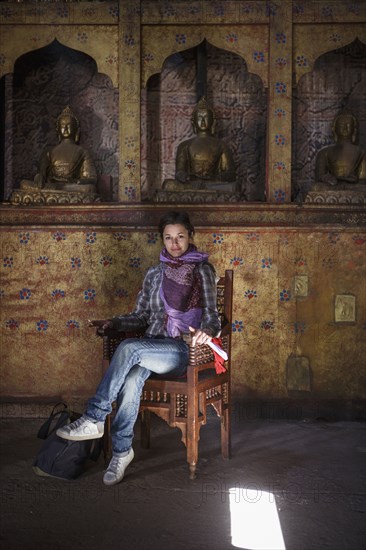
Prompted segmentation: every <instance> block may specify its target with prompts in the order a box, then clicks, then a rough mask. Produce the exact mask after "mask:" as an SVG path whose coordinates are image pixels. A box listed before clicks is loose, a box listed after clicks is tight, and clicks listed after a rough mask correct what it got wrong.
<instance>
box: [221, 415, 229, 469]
mask: <svg viewBox="0 0 366 550" xmlns="http://www.w3.org/2000/svg"><path fill="white" fill-rule="evenodd" d="M221 453H222V456H223V458H231V426H230V410H229V408H225V410H224V411H223V413H222V416H221Z"/></svg>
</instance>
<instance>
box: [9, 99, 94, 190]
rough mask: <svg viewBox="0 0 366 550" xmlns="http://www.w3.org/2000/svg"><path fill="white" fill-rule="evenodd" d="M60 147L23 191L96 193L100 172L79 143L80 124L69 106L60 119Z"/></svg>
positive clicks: (45, 158)
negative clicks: (98, 173)
mask: <svg viewBox="0 0 366 550" xmlns="http://www.w3.org/2000/svg"><path fill="white" fill-rule="evenodd" d="M56 130H57V134H58V137H59V144H58V145H56V146H55V147H54V148H53V149H51V150H49V151H46V152H45V153H44V154H43V156H42V158H41V161H40V167H39V173H38V174H36V176H35V178H34V182H31V181H28V180H23V181H22V182H21V184H20V187H21V189H27V190H31V189H38V190H39V189H41V190H43V189H44V190H47V189H50V190H61V191H66V192H77V193H95V191H96V181H97V172H96V169H95V166H94V162H93V160H92V158H91V155H90V153H89V152H88V151H87V150H86V149H84V147H82V146H81V145H79V144H78V142H79V137H80V124H79V120H78V119H77V117H76V116H75V115H74V113H73V112H72V110H71V109H70V107H69V106H67V107H66V108H65V109H64V110H63V111H62V113H61V114H60V115H59V116H58V117H57V121H56Z"/></svg>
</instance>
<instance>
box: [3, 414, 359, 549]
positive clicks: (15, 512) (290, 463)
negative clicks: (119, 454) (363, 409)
mask: <svg viewBox="0 0 366 550" xmlns="http://www.w3.org/2000/svg"><path fill="white" fill-rule="evenodd" d="M41 422H42V420H41V419H34V418H33V419H30V418H28V419H3V420H1V424H0V428H1V474H0V479H1V537H0V542H1V543H2V548H4V549H5V548H6V549H7V550H13V549H22V550H61V549H62V550H74V549H80V550H82V549H85V550H86V549H87V550H100V549H108V550H117V549H122V548H123V549H127V550H130V549H131V550H145V549H146V550H158V549H159V550H160V549H162V548H163V549H164V548H165V549H166V550H170V549H175V550H179V549H184V550H196V549H197V550H202V549H205V548H208V549H210V550H227V549H230V548H235V547H237V548H247V549H259V550H265V549H271V550H280V549H283V548H286V549H287V550H323V549H327V548H329V549H331V550H361V549H363V548H366V521H365V520H366V491H365V489H366V487H365V477H366V439H365V435H366V429H365V428H366V424H365V423H364V422H351V421H336V422H330V421H327V420H326V419H324V418H317V419H315V418H308V419H298V420H286V419H282V420H269V419H260V418H255V415H254V416H253V418H248V417H241V415H240V414H239V415H235V416H233V456H232V459H231V460H223V459H222V458H221V455H220V452H219V445H218V441H217V438H218V436H219V422H218V420H217V419H216V417H214V416H210V417H209V420H208V424H207V425H206V426H205V427H204V428H202V430H201V441H200V457H201V458H200V461H199V468H198V471H197V477H196V479H195V480H190V479H189V476H188V471H187V465H186V463H185V449H184V446H183V444H182V443H181V441H180V436H179V432H178V430H174V429H170V428H168V426H166V425H165V424H164V422H163V421H161V420H160V419H158V418H156V419H155V420H154V422H153V427H152V429H153V433H152V448H151V449H150V450H142V449H141V448H140V442H139V437H138V433H137V432H138V430H136V438H135V442H134V449H135V460H134V461H133V462H132V463H131V465H130V466H129V468H128V469H127V471H126V476H125V479H124V480H123V482H122V483H120V484H119V485H117V486H114V487H106V486H104V485H103V483H102V473H103V469H104V462H103V459H102V458H100V459H99V461H98V463H96V464H92V465H91V466H90V467H89V468H88V470H87V472H86V473H84V474H83V475H82V476H81V477H80V478H78V479H77V480H75V481H61V480H58V479H54V478H44V477H38V476H36V475H35V474H34V472H33V470H32V462H33V460H34V457H35V455H36V453H37V450H38V449H39V447H40V444H41V442H40V440H37V439H36V433H37V429H38V427H39V425H40V424H41Z"/></svg>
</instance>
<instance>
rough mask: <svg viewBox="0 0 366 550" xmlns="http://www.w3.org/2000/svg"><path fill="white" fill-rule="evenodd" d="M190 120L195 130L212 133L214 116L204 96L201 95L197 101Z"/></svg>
mask: <svg viewBox="0 0 366 550" xmlns="http://www.w3.org/2000/svg"><path fill="white" fill-rule="evenodd" d="M191 120H192V125H193V129H194V130H195V132H208V133H211V134H213V133H214V129H215V122H216V118H215V114H214V112H213V109H212V108H211V107H210V105H209V104H208V103H207V101H206V98H205V97H202V98H201V99H200V100H199V102H198V103H197V105H196V107H195V109H194V111H193V113H192V118H191Z"/></svg>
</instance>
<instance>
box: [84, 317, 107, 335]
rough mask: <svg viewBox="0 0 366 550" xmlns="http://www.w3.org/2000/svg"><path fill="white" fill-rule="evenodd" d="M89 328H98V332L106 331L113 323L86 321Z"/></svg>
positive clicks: (101, 320)
mask: <svg viewBox="0 0 366 550" xmlns="http://www.w3.org/2000/svg"><path fill="white" fill-rule="evenodd" d="M88 323H89V324H88V326H89V327H98V331H101V332H102V331H104V330H107V328H113V322H112V321H111V320H110V319H88Z"/></svg>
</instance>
